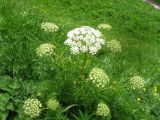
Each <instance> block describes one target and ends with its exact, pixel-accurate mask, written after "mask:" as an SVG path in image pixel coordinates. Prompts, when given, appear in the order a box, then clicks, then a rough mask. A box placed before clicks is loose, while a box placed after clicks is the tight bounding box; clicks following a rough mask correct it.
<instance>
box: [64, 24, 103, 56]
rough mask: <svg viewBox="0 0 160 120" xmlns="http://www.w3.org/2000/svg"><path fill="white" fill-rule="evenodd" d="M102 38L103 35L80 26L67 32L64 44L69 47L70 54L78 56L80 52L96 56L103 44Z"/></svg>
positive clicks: (87, 27)
mask: <svg viewBox="0 0 160 120" xmlns="http://www.w3.org/2000/svg"><path fill="white" fill-rule="evenodd" d="M102 36H103V35H102V33H101V32H100V31H98V30H95V29H93V28H91V27H89V26H82V27H80V28H76V29H74V30H72V31H70V32H68V34H67V37H68V39H67V40H66V41H65V42H64V44H65V45H68V46H69V47H70V51H71V53H72V54H78V53H80V52H82V53H85V52H89V53H91V54H96V53H97V52H98V50H100V49H101V46H102V45H104V43H105V40H104V39H103V38H102ZM74 50H75V51H74Z"/></svg>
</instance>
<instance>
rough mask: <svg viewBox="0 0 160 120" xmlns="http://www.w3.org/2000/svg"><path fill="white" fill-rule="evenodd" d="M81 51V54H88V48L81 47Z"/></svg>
mask: <svg viewBox="0 0 160 120" xmlns="http://www.w3.org/2000/svg"><path fill="white" fill-rule="evenodd" d="M81 51H82V52H83V53H86V52H88V47H87V46H84V45H83V46H82V47H81Z"/></svg>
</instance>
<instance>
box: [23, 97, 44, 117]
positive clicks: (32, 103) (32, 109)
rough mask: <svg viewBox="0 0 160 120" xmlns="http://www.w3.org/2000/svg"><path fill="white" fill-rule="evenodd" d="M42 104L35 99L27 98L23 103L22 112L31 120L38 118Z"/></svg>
mask: <svg viewBox="0 0 160 120" xmlns="http://www.w3.org/2000/svg"><path fill="white" fill-rule="evenodd" d="M41 107H42V104H41V102H40V101H39V100H38V99H36V98H34V99H33V98H29V99H27V100H26V101H25V102H24V105H23V110H24V113H25V114H26V115H28V116H30V117H32V118H34V117H37V116H39V114H40V112H41Z"/></svg>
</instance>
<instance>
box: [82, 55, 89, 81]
mask: <svg viewBox="0 0 160 120" xmlns="http://www.w3.org/2000/svg"><path fill="white" fill-rule="evenodd" d="M87 58H88V55H87V54H85V56H84V59H83V63H82V68H81V79H82V80H83V79H85V75H84V68H85V66H86V63H87Z"/></svg>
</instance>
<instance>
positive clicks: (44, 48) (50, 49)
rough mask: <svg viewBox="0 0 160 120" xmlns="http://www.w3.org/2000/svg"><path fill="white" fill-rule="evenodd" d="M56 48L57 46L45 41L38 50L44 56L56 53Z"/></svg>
mask: <svg viewBox="0 0 160 120" xmlns="http://www.w3.org/2000/svg"><path fill="white" fill-rule="evenodd" d="M54 49H55V46H54V45H52V44H49V43H44V44H42V45H40V46H39V47H38V48H37V49H36V51H37V55H39V56H40V57H44V56H50V55H52V54H53V53H54Z"/></svg>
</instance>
